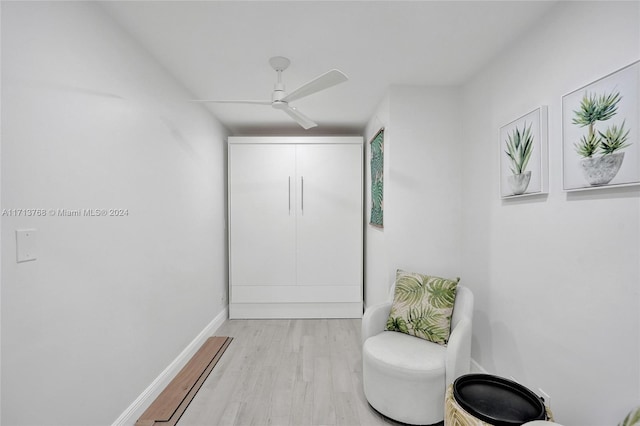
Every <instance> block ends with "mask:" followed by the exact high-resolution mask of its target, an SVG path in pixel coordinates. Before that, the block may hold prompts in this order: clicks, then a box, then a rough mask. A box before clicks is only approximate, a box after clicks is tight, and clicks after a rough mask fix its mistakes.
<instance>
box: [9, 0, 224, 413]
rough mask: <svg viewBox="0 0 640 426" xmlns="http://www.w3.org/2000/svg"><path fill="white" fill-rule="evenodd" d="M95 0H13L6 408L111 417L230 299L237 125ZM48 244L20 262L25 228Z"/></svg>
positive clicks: (31, 411) (173, 357)
mask: <svg viewBox="0 0 640 426" xmlns="http://www.w3.org/2000/svg"><path fill="white" fill-rule="evenodd" d="M189 97H190V96H189V94H188V93H186V92H185V91H184V90H183V89H182V88H181V86H179V85H178V84H177V83H176V82H175V81H174V80H173V78H172V77H171V76H169V75H168V74H167V73H166V72H164V71H163V70H162V69H161V68H160V67H159V65H158V64H157V63H156V62H155V61H154V60H153V59H152V58H151V57H150V56H149V55H147V53H146V52H145V51H143V50H142V49H141V48H139V47H138V45H137V44H136V43H134V42H133V41H132V40H131V39H130V38H129V37H128V36H127V35H126V34H125V33H123V32H122V31H121V30H120V28H119V27H118V26H117V25H115V24H114V23H113V22H112V21H111V20H110V19H109V18H108V17H107V15H105V14H104V13H103V12H102V10H101V9H100V7H99V6H98V5H97V4H95V3H91V2H82V3H80V2H48V3H35V2H22V3H19V2H18V3H12V2H2V125H3V126H2V165H1V166H2V207H3V208H5V209H19V208H36V209H46V210H49V209H110V208H121V209H128V216H126V217H52V216H51V215H50V214H48V215H47V216H46V217H25V216H20V217H7V216H5V217H2V235H3V239H2V297H1V302H2V306H1V311H2V408H3V410H2V423H3V424H5V425H20V424H31V425H34V424H42V425H44V424H60V425H61V424H64V425H89V424H91V425H100V424H110V423H111V422H113V421H114V420H115V419H116V418H117V417H118V416H119V415H120V414H121V413H122V412H123V410H125V409H126V408H127V407H128V406H129V404H130V403H131V402H132V401H133V400H134V399H135V398H136V397H137V396H138V395H139V394H140V393H141V392H142V391H143V390H144V389H145V388H146V387H147V386H148V385H149V384H150V383H151V382H152V380H153V379H155V378H156V377H157V376H158V374H159V373H160V372H162V371H163V370H164V368H165V367H167V365H169V363H170V362H171V361H173V360H174V359H175V357H176V356H177V355H178V354H179V353H180V352H181V351H182V350H183V349H184V348H185V347H186V346H187V345H188V344H189V343H190V342H191V341H192V340H193V339H194V338H195V337H196V336H197V335H198V333H199V332H200V331H202V330H203V329H204V328H205V327H206V326H207V324H209V322H210V321H211V320H212V319H213V318H214V317H216V315H217V314H218V313H220V312H222V311H223V309H224V306H225V304H226V303H224V299H225V298H226V282H227V270H226V248H225V247H226V244H225V242H226V231H225V229H224V223H225V192H224V191H225V187H226V184H225V180H226V178H225V166H224V164H225V153H224V139H225V137H226V136H227V132H226V130H225V129H224V128H223V127H222V126H221V125H220V124H219V123H218V122H217V121H216V120H215V119H213V118H212V117H211V116H210V115H209V114H208V113H207V112H206V111H205V110H204V109H201V108H200V107H198V106H195V105H192V104H190V103H189V102H187V101H186V100H187V99H188V98H189ZM20 228H36V229H37V244H38V259H37V260H36V261H32V262H27V263H20V264H18V263H16V259H15V250H16V248H15V244H16V243H15V237H14V235H15V234H14V231H15V230H16V229H20Z"/></svg>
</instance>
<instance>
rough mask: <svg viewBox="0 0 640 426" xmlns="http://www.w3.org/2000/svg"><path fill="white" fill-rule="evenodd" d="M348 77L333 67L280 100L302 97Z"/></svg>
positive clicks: (289, 100)
mask: <svg viewBox="0 0 640 426" xmlns="http://www.w3.org/2000/svg"><path fill="white" fill-rule="evenodd" d="M348 79H349V78H348V77H347V76H346V75H345V74H344V73H343V72H342V71H340V70H335V69H334V70H331V71H327V72H326V73H324V74H322V75H321V76H319V77H316V78H315V79H313V80H311V81H310V82H308V83H306V84H303V85H302V86H300V87H298V88H297V89H296V90H294V91H293V92H291V93H289V94H288V95H287V96H285V97H284V99H282V100H283V101H285V102H291V101H294V100H296V99H300V98H302V97H305V96H309V95H311V94H313V93H316V92H319V91H321V90H324V89H328V88H329V87H332V86H335V85H336V84H340V83H342V82H344V81H347V80H348Z"/></svg>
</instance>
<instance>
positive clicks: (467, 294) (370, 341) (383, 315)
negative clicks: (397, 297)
mask: <svg viewBox="0 0 640 426" xmlns="http://www.w3.org/2000/svg"><path fill="white" fill-rule="evenodd" d="M393 291H394V287H393V286H392V288H391V291H390V300H389V301H388V302H385V303H381V304H379V305H375V306H371V307H370V308H368V309H367V310H366V312H365V313H364V316H363V317H362V343H363V345H362V380H363V386H364V394H365V396H366V398H367V401H369V404H371V406H372V407H373V408H375V409H376V410H377V411H379V412H380V413H382V414H384V415H385V416H387V417H389V418H392V419H394V420H397V421H400V422H403V423H408V424H413V425H425V424H433V423H438V422H441V421H443V419H444V398H445V391H446V389H447V386H448V385H449V383H452V382H453V381H454V380H455V379H456V378H458V377H459V376H461V375H463V374H466V373H468V372H469V367H470V361H471V317H472V313H473V294H472V293H471V291H470V290H469V289H467V288H466V287H464V286H461V285H458V290H457V295H456V301H455V305H454V309H453V316H452V319H451V336H450V337H449V342H448V344H447V346H442V345H438V344H437V343H432V342H429V341H427V340H424V339H420V338H417V337H414V336H410V335H408V334H403V333H399V332H395V331H385V330H384V329H385V325H386V323H387V318H388V317H389V312H390V311H391V303H392V302H391V300H392V299H393Z"/></svg>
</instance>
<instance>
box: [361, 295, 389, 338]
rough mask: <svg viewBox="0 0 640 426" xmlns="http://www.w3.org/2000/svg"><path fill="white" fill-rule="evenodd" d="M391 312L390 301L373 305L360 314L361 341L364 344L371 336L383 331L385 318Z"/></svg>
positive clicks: (385, 322) (385, 323)
mask: <svg viewBox="0 0 640 426" xmlns="http://www.w3.org/2000/svg"><path fill="white" fill-rule="evenodd" d="M389 312H391V302H383V303H380V304H377V305H373V306H371V307H369V308H367V310H366V311H365V312H364V315H363V316H362V343H363V344H364V342H365V340H367V339H368V338H369V337H371V336H375V335H376V334H378V333H381V332H382V331H384V328H385V326H386V325H387V319H388V318H389Z"/></svg>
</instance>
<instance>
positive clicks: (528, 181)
mask: <svg viewBox="0 0 640 426" xmlns="http://www.w3.org/2000/svg"><path fill="white" fill-rule="evenodd" d="M547 120H548V108H547V106H546V105H542V106H540V107H538V108H536V109H534V110H533V111H530V112H528V113H526V114H525V115H523V116H521V117H519V118H517V119H515V120H513V121H511V122H510V123H508V124H505V125H504V126H502V127H501V128H500V197H501V198H502V199H509V198H520V197H527V196H532V195H539V194H546V193H548V190H549V189H548V188H549V154H548V134H547V133H548V129H547Z"/></svg>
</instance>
